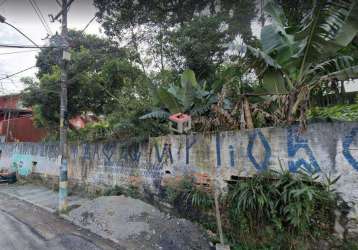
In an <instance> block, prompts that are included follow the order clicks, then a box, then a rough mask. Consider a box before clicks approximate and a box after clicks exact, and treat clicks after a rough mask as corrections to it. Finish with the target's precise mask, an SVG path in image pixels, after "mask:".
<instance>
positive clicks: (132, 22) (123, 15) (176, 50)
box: [95, 0, 256, 80]
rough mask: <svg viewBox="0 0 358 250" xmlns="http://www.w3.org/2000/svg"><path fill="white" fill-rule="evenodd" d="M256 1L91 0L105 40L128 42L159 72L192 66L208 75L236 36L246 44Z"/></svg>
mask: <svg viewBox="0 0 358 250" xmlns="http://www.w3.org/2000/svg"><path fill="white" fill-rule="evenodd" d="M255 5H256V3H255V1H249V0H239V1H232V0H222V1H216V0H209V1H203V0H199V1H198V0H179V1H177V0H169V1H167V0H165V1H164V0H149V1H131V0H119V1H118V0H105V1H102V0H101V1H100V0H95V6H96V7H97V9H98V12H97V16H98V17H99V20H100V21H101V22H102V25H103V27H104V29H105V31H106V34H107V35H108V36H109V37H112V38H115V39H117V40H118V41H119V42H121V43H127V46H128V47H130V48H131V49H132V50H133V51H135V52H136V55H137V62H138V63H139V64H140V65H141V67H142V69H143V70H145V69H146V68H147V66H148V65H151V66H152V68H153V67H154V68H156V69H159V70H164V69H168V68H171V69H174V70H175V71H176V72H182V71H183V70H185V69H186V68H188V67H189V68H191V69H193V70H194V72H195V73H196V75H197V77H198V79H199V80H202V79H207V77H211V78H212V77H213V74H214V72H215V70H216V68H217V67H218V66H219V65H220V63H222V62H223V61H225V60H228V58H225V57H224V54H225V52H230V46H229V44H230V43H233V42H234V41H235V40H236V39H237V37H238V35H240V36H241V37H242V38H243V40H244V41H246V42H247V43H251V40H252V39H253V37H252V32H251V21H252V20H254V18H255V16H256V6H255Z"/></svg>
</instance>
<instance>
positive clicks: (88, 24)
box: [81, 16, 96, 33]
mask: <svg viewBox="0 0 358 250" xmlns="http://www.w3.org/2000/svg"><path fill="white" fill-rule="evenodd" d="M95 18H96V16H94V17H92V19H91V20H90V21H89V22H88V23H87V24H86V26H85V27H84V28H83V30H82V31H81V32H82V33H83V32H85V30H86V29H87V28H88V26H90V24H91V23H92V22H93V20H94V19H95Z"/></svg>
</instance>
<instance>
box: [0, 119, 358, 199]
mask: <svg viewBox="0 0 358 250" xmlns="http://www.w3.org/2000/svg"><path fill="white" fill-rule="evenodd" d="M357 132H358V123H316V124H311V125H310V126H309V128H308V131H307V132H305V133H304V134H299V133H298V131H297V127H290V128H262V129H256V130H252V131H241V132H236V131H235V132H221V133H218V134H209V135H203V134H192V135H187V136H186V135H170V136H163V137H159V138H151V139H150V142H149V143H146V144H141V145H136V146H128V145H126V144H125V143H121V142H117V143H106V144H78V145H70V146H69V147H68V152H69V155H70V160H69V166H68V171H69V177H70V179H72V180H76V181H78V182H80V183H86V184H92V183H93V184H106V185H115V184H129V183H131V184H136V185H146V186H148V187H151V188H152V190H153V191H156V190H158V189H159V187H160V185H162V184H164V183H165V182H166V181H168V180H170V179H172V178H176V177H178V176H183V175H186V174H192V175H194V176H195V177H196V179H197V181H198V182H201V183H210V179H212V178H214V177H215V178H216V179H217V180H218V182H219V183H220V184H221V186H225V183H226V182H225V181H226V180H230V179H235V178H237V177H239V176H250V175H252V174H254V173H256V172H259V171H263V170H265V169H268V168H276V169H279V168H280V167H279V166H280V163H281V165H282V166H283V167H284V168H288V169H289V170H290V171H293V172H294V171H297V169H298V168H299V167H303V168H306V169H308V170H311V171H319V172H320V173H322V175H324V174H330V175H331V176H338V175H340V176H341V178H340V180H339V181H338V183H337V190H338V191H339V192H341V193H342V196H343V198H344V199H345V200H346V201H348V202H354V203H357V204H358V134H357ZM0 150H1V158H0V167H2V168H9V167H11V168H14V169H18V171H19V174H20V175H24V176H26V175H29V174H30V173H31V172H35V173H38V174H42V175H55V176H56V175H58V169H59V147H58V145H57V144H34V143H8V144H0Z"/></svg>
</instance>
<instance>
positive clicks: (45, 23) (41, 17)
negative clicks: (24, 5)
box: [28, 0, 52, 35]
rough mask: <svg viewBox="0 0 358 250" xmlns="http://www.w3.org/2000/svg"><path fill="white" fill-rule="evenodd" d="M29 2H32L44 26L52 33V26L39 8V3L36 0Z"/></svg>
mask: <svg viewBox="0 0 358 250" xmlns="http://www.w3.org/2000/svg"><path fill="white" fill-rule="evenodd" d="M28 1H29V3H30V4H31V6H32V8H33V9H34V11H35V13H36V15H37V16H38V18H39V19H40V22H41V24H42V26H43V27H44V28H45V30H46V32H47V33H48V34H49V35H52V31H51V29H50V26H49V25H48V23H47V22H46V19H45V18H44V16H43V14H42V11H41V9H40V8H39V6H38V5H37V3H36V1H35V0H28Z"/></svg>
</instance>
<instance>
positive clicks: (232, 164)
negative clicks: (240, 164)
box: [229, 145, 235, 168]
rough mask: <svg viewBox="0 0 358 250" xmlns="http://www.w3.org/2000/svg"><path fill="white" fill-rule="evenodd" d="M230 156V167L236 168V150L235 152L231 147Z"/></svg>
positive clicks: (231, 146)
mask: <svg viewBox="0 0 358 250" xmlns="http://www.w3.org/2000/svg"><path fill="white" fill-rule="evenodd" d="M229 156H230V167H232V168H233V167H235V150H234V146H233V145H230V146H229Z"/></svg>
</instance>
